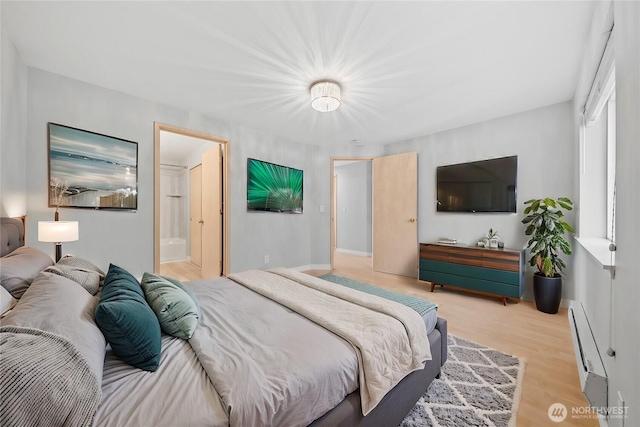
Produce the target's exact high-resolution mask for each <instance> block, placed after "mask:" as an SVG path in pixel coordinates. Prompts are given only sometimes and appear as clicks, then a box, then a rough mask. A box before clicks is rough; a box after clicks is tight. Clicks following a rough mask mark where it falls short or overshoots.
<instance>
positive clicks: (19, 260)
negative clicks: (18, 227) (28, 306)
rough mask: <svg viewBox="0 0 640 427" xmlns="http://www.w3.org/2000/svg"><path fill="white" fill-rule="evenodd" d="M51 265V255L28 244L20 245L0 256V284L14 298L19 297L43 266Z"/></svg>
mask: <svg viewBox="0 0 640 427" xmlns="http://www.w3.org/2000/svg"><path fill="white" fill-rule="evenodd" d="M50 265H53V260H52V259H51V257H50V256H49V255H47V254H45V253H44V252H42V251H40V250H38V249H36V248H32V247H29V246H22V247H20V248H18V249H16V250H15V251H13V252H11V253H10V254H9V255H6V256H4V257H2V258H0V284H1V285H2V287H3V288H5V289H6V290H8V291H9V292H10V293H11V295H13V297H14V298H16V299H20V297H22V294H24V293H25V291H26V290H27V288H28V287H29V285H31V282H33V280H34V279H35V278H36V276H37V275H38V273H40V272H41V271H42V270H44V269H45V268H47V267H49V266H50Z"/></svg>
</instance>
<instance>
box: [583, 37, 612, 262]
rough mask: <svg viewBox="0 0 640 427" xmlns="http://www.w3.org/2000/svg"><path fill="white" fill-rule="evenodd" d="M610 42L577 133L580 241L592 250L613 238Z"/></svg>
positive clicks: (603, 245) (610, 41) (605, 244)
mask: <svg viewBox="0 0 640 427" xmlns="http://www.w3.org/2000/svg"><path fill="white" fill-rule="evenodd" d="M612 42H613V39H612V38H609V41H608V43H607V46H606V47H605V50H604V54H603V56H602V59H601V61H600V65H599V67H598V71H597V73H596V75H595V78H594V80H593V85H592V86H591V90H590V92H589V96H588V97H587V102H586V104H585V106H584V116H583V119H584V120H583V123H584V125H583V126H582V129H581V133H580V159H581V165H580V205H579V212H578V232H579V240H580V242H581V243H583V246H585V248H587V250H589V251H590V252H591V253H592V254H593V252H592V251H591V250H590V248H588V247H587V246H589V245H588V244H597V246H601V247H604V248H608V242H607V240H609V241H613V240H615V229H614V223H615V218H614V216H615V177H616V93H615V63H614V56H613V49H612V44H613V43H612ZM587 240H588V242H587V243H588V244H587V245H584V243H585V241H587ZM598 242H601V243H598ZM605 253H608V249H607V250H606V252H605ZM597 258H598V259H600V257H597ZM608 263H610V262H608Z"/></svg>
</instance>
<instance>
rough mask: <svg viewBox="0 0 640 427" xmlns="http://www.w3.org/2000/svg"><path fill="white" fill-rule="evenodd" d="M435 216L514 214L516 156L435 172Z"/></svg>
mask: <svg viewBox="0 0 640 427" xmlns="http://www.w3.org/2000/svg"><path fill="white" fill-rule="evenodd" d="M436 175H437V202H436V205H437V210H438V212H512V213H513V212H516V188H517V178H518V156H511V157H501V158H498V159H490V160H482V161H478V162H470V163H461V164H456V165H447V166H439V167H438V168H437V172H436Z"/></svg>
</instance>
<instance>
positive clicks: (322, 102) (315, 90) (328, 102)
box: [310, 81, 340, 113]
mask: <svg viewBox="0 0 640 427" xmlns="http://www.w3.org/2000/svg"><path fill="white" fill-rule="evenodd" d="M310 92H311V107H313V109H314V110H317V111H320V112H321V113H327V112H329V111H334V110H337V109H338V107H339V106H340V85H338V83H334V82H327V81H320V82H315V83H313V84H312V85H311V89H310Z"/></svg>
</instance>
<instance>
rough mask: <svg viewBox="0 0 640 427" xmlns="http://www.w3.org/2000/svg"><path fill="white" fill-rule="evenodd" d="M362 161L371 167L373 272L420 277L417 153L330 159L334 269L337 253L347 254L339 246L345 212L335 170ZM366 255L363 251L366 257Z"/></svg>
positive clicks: (332, 262)
mask: <svg viewBox="0 0 640 427" xmlns="http://www.w3.org/2000/svg"><path fill="white" fill-rule="evenodd" d="M362 161H368V162H369V164H371V168H370V171H371V172H370V173H371V175H372V176H371V178H370V179H371V189H372V191H371V193H372V196H371V199H372V208H371V227H370V228H371V253H372V258H371V264H372V269H373V270H375V271H380V272H385V273H391V274H397V275H401V276H407V277H416V278H417V277H418V227H417V225H418V224H417V197H418V195H417V153H415V152H412V153H403V154H396V155H391V156H385V157H375V158H373V157H332V158H331V231H330V233H331V268H332V269H333V268H335V258H336V253H339V252H344V250H342V251H339V249H340V248H339V246H338V243H340V231H339V228H340V226H341V224H340V220H339V218H340V214H341V213H342V214H344V213H345V212H344V208H345V207H344V206H343V207H342V208H341V207H340V206H338V205H339V201H338V200H339V194H338V193H339V187H340V176H339V175H337V174H336V167H338V168H339V167H342V166H340V165H345V164H346V165H349V164H350V163H349V162H362ZM340 211H342V212H340ZM363 218H366V217H363ZM360 221H363V220H362V219H361V220H360ZM367 227H368V226H367ZM365 228H366V227H365ZM341 244H342V243H341ZM349 244H351V243H349ZM364 247H365V248H366V247H367V246H364ZM357 252H358V251H357V250H356V251H355V254H358V253H357ZM367 252H368V251H364V253H363V254H367ZM347 253H349V251H347Z"/></svg>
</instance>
